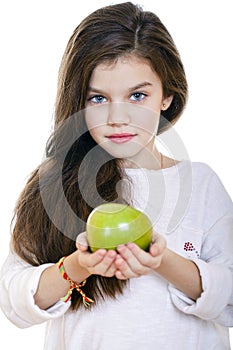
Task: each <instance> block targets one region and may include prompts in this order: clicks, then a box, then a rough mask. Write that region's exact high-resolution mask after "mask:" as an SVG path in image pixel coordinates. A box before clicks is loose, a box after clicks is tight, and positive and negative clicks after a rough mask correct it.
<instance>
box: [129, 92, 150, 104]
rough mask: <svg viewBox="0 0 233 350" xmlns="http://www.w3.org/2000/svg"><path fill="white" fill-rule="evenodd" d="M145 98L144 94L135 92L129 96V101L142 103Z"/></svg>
mask: <svg viewBox="0 0 233 350" xmlns="http://www.w3.org/2000/svg"><path fill="white" fill-rule="evenodd" d="M145 97H146V94H143V93H142V92H135V93H133V94H132V95H131V96H130V100H132V101H136V102H137V101H142V100H144V98H145Z"/></svg>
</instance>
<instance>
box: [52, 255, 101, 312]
mask: <svg viewBox="0 0 233 350" xmlns="http://www.w3.org/2000/svg"><path fill="white" fill-rule="evenodd" d="M65 258H66V256H63V257H62V258H61V259H60V260H59V261H58V268H59V271H60V273H61V275H62V277H63V278H64V279H65V280H66V281H68V282H69V283H70V288H69V290H68V293H67V294H66V295H65V296H64V297H63V298H61V300H62V301H64V302H65V303H66V302H67V301H69V300H70V298H71V295H72V292H73V290H74V289H76V290H77V291H78V292H79V293H80V294H81V296H82V298H83V304H84V306H89V305H90V303H94V300H92V299H91V298H88V297H87V296H86V294H85V293H84V292H83V291H82V289H81V288H82V287H83V286H85V284H86V282H87V280H84V281H82V282H81V283H79V284H78V283H76V282H74V281H72V280H71V279H70V278H69V276H68V275H67V273H66V271H65V268H64V260H65Z"/></svg>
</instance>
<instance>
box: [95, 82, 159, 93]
mask: <svg viewBox="0 0 233 350" xmlns="http://www.w3.org/2000/svg"><path fill="white" fill-rule="evenodd" d="M152 85H153V84H152V83H150V82H148V81H144V82H142V83H139V84H137V85H135V86H132V87H130V88H129V91H135V90H138V89H141V88H144V87H146V86H152ZM88 91H92V92H96V93H104V91H102V90H101V89H98V88H95V87H92V86H89V87H88Z"/></svg>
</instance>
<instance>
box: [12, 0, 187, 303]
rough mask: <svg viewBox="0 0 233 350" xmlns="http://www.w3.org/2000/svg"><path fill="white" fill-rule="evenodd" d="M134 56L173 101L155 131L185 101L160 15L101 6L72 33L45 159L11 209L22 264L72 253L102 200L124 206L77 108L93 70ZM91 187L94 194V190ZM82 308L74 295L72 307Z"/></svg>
mask: <svg viewBox="0 0 233 350" xmlns="http://www.w3.org/2000/svg"><path fill="white" fill-rule="evenodd" d="M128 54H133V55H136V56H137V57H140V58H143V59H144V60H145V59H146V60H147V61H148V62H149V63H150V65H151V67H152V68H153V69H154V71H156V73H157V74H158V76H159V77H160V79H161V82H162V86H163V94H164V97H167V96H170V95H173V100H172V103H171V105H170V107H169V108H168V110H166V111H165V112H163V117H164V118H161V123H160V125H159V131H158V133H161V132H163V131H164V130H166V129H167V128H168V127H169V125H170V124H174V123H175V122H176V121H177V119H178V118H179V116H180V115H181V113H182V111H183V109H184V106H185V103H186V99H187V82H186V78H185V73H184V69H183V65H182V62H181V60H180V56H179V53H178V51H177V49H176V46H175V44H174V42H173V40H172V38H171V36H170V34H169V33H168V31H167V29H166V28H165V27H164V25H163V24H162V23H161V21H160V20H159V18H158V17H157V16H156V15H155V14H153V13H151V12H147V11H143V10H142V9H141V8H140V7H139V6H136V5H133V4H132V3H130V2H126V3H122V4H117V5H111V6H107V7H104V8H101V9H99V10H97V11H95V12H94V13H92V14H90V15H89V16H88V17H86V18H85V19H84V20H83V21H82V22H81V23H80V25H79V26H78V27H77V28H76V29H75V31H74V33H73V35H72V36H71V38H70V40H69V42H68V45H67V47H66V50H65V53H64V56H63V59H62V62H61V67H60V72H59V79H58V89H57V98H56V105H55V122H54V131H53V133H52V135H51V137H50V138H49V140H48V143H47V146H46V159H45V161H44V162H43V163H42V164H41V165H40V166H38V168H37V169H35V170H34V172H33V173H32V174H31V176H30V178H29V180H28V182H27V184H26V186H25V188H24V190H23V191H22V193H21V195H20V197H19V199H18V202H17V205H16V209H15V216H14V228H13V236H12V237H13V238H12V239H13V247H14V250H15V252H16V253H17V254H18V255H19V256H21V257H22V258H23V259H24V260H26V261H27V262H28V263H30V264H32V265H34V266H37V265H40V264H43V263H48V262H53V263H55V262H57V261H58V260H59V258H60V257H62V256H64V255H69V254H71V253H72V252H74V251H75V250H76V247H75V239H76V237H77V235H78V234H79V233H80V232H83V231H85V224H86V220H87V217H88V215H89V213H90V212H91V210H92V209H93V208H94V207H95V206H96V205H98V204H100V203H102V202H103V201H118V202H123V201H124V200H125V199H124V198H123V196H122V195H121V191H119V188H118V189H117V184H118V183H119V182H120V180H122V179H123V178H124V177H125V174H124V170H123V168H122V166H121V160H120V159H113V158H112V157H111V156H110V155H109V154H107V153H106V152H105V151H104V150H103V149H102V148H101V147H99V146H98V145H97V144H96V143H95V142H94V140H93V139H92V137H91V135H90V133H89V132H88V130H87V128H86V124H85V118H84V109H85V103H86V96H87V91H88V86H89V81H90V78H91V75H92V72H93V70H94V69H95V67H96V66H97V65H98V64H100V63H103V62H104V61H116V60H117V59H118V58H119V57H120V56H123V55H128ZM164 121H165V122H164ZM93 189H94V190H93ZM125 284H126V282H124V281H119V280H117V279H116V278H115V277H112V278H104V277H101V276H91V277H89V278H88V281H87V284H86V286H85V291H86V292H87V293H88V295H89V296H90V297H91V298H94V299H96V300H98V297H102V298H104V296H105V295H108V296H111V297H115V295H116V293H117V292H120V293H122V291H123V287H124V286H125ZM80 305H81V298H80V295H79V294H78V293H75V292H74V293H73V295H72V306H73V308H75V309H77V308H78V307H79V306H80Z"/></svg>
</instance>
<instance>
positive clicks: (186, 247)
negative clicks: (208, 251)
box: [184, 242, 200, 258]
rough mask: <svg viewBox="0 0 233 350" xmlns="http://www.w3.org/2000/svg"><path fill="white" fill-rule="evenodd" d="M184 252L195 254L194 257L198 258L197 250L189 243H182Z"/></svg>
mask: <svg viewBox="0 0 233 350" xmlns="http://www.w3.org/2000/svg"><path fill="white" fill-rule="evenodd" d="M184 250H185V251H186V252H195V253H196V256H197V257H198V258H199V257H200V255H199V252H198V250H196V248H195V247H194V245H193V244H192V243H191V242H185V243H184Z"/></svg>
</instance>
